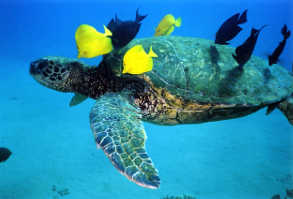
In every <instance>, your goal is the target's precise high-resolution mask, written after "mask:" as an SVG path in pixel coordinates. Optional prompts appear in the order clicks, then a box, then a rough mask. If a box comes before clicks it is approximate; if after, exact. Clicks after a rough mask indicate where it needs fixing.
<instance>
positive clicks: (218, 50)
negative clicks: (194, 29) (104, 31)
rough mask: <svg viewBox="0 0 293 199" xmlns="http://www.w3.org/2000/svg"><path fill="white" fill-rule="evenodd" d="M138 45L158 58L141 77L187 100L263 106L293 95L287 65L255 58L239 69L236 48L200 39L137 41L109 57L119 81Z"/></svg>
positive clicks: (107, 61)
mask: <svg viewBox="0 0 293 199" xmlns="http://www.w3.org/2000/svg"><path fill="white" fill-rule="evenodd" d="M137 44H141V45H143V47H144V49H145V51H146V52H148V51H149V49H150V46H152V48H153V51H154V52H155V53H156V54H157V55H158V57H157V58H153V61H154V66H153V70H152V71H150V72H147V73H144V74H143V75H136V76H137V77H138V78H144V79H149V80H150V82H151V83H152V84H153V85H154V86H155V87H157V88H165V89H166V90H167V91H169V92H170V93H171V94H173V95H175V96H176V97H180V98H183V99H185V100H192V101H197V102H202V103H214V104H215V103H219V104H248V105H261V104H268V103H274V102H277V101H280V100H282V99H284V98H286V97H287V96H288V95H291V94H292V93H293V76H292V75H291V74H290V73H289V72H288V71H287V70H286V69H285V68H283V67H282V66H280V65H273V66H269V65H268V61H267V60H263V59H261V58H258V57H256V56H252V57H251V59H250V60H249V61H248V62H247V63H246V64H245V66H244V68H243V70H240V69H239V67H238V64H237V62H236V61H235V60H234V58H233V57H232V54H233V53H234V52H235V48H233V47H230V46H225V45H217V44H214V42H213V41H210V40H206V39H201V38H190V37H174V36H161V37H151V38H144V39H136V40H133V41H132V42H130V43H129V44H128V45H127V46H125V47H124V48H122V49H119V50H115V51H113V52H112V53H110V54H108V55H106V56H104V61H105V63H107V65H108V66H109V67H111V69H112V70H113V71H114V73H115V74H116V75H117V76H122V75H123V74H122V73H121V71H122V69H123V56H124V54H125V53H126V51H127V50H128V49H130V48H131V47H133V46H134V45H137ZM138 67H139V66H138Z"/></svg>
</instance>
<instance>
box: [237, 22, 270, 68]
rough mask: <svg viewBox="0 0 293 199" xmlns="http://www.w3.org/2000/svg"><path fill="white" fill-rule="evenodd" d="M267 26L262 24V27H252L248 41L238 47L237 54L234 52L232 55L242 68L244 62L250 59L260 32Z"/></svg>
mask: <svg viewBox="0 0 293 199" xmlns="http://www.w3.org/2000/svg"><path fill="white" fill-rule="evenodd" d="M265 26H266V25H264V26H262V27H261V28H260V29H255V28H252V29H251V33H250V36H249V37H248V38H247V39H246V41H245V42H244V43H243V44H241V45H240V46H238V47H237V48H236V50H235V53H236V55H234V54H233V55H232V56H233V57H234V59H235V60H236V61H237V63H238V64H239V67H240V68H242V67H243V66H244V64H245V63H246V62H247V61H248V60H249V59H250V57H251V55H252V52H253V50H254V47H255V44H256V41H257V38H258V36H259V33H260V31H261V30H262V29H263V28H264V27H265Z"/></svg>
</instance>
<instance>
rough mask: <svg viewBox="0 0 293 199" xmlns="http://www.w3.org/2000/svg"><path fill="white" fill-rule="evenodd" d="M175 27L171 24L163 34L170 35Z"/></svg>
mask: <svg viewBox="0 0 293 199" xmlns="http://www.w3.org/2000/svg"><path fill="white" fill-rule="evenodd" d="M174 29H175V27H174V26H171V27H170V28H169V29H168V31H167V33H166V34H165V35H170V34H171V33H172V32H173V31H174Z"/></svg>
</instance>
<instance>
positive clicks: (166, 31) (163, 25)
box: [155, 14, 181, 36]
mask: <svg viewBox="0 0 293 199" xmlns="http://www.w3.org/2000/svg"><path fill="white" fill-rule="evenodd" d="M175 26H176V27H180V26H181V18H180V17H179V18H177V19H176V20H175V17H174V16H173V15H171V14H167V15H166V16H165V17H164V18H163V19H162V20H161V21H160V23H159V25H158V26H157V28H156V32H155V36H162V35H170V34H171V33H172V32H173V31H174V27H175Z"/></svg>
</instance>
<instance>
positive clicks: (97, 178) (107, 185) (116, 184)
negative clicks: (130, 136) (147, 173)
mask: <svg viewBox="0 0 293 199" xmlns="http://www.w3.org/2000/svg"><path fill="white" fill-rule="evenodd" d="M284 2H285V3H286V1H284ZM139 5H140V8H141V10H142V11H144V12H147V13H148V14H149V16H148V18H149V19H150V21H157V20H159V19H160V17H158V16H161V15H160V14H161V13H159V10H158V8H156V9H154V10H155V11H154V12H155V13H156V15H158V16H156V18H155V19H156V20H155V19H154V17H151V15H150V10H151V8H152V7H151V5H152V4H148V6H146V8H144V6H142V4H139ZM136 6H137V4H134V5H133V7H130V8H127V9H131V10H135V9H134V8H135V7H136ZM168 6H169V8H170V10H171V11H170V12H172V13H174V12H175V13H176V9H175V8H174V6H172V5H168ZM194 6H195V7H194V8H196V5H194ZM247 6H250V8H251V15H250V16H251V18H253V17H252V16H256V15H258V12H261V11H263V10H262V9H261V8H260V7H258V8H255V7H254V6H253V4H249V5H247ZM28 7H30V6H27V5H26V7H25V8H26V9H27V8H28ZM223 7H224V8H225V6H223ZM230 7H231V6H230ZM230 7H229V8H230ZM235 7H236V8H235V10H236V11H231V10H230V9H228V11H227V10H226V12H228V13H226V15H225V16H226V17H228V16H230V15H232V14H234V13H235V12H238V11H242V9H240V8H241V7H242V6H241V5H236V6H235ZM273 7H274V6H271V7H270V8H273ZM2 8H3V7H2ZM204 8H205V9H206V8H207V6H206V7H204ZM224 8H222V10H221V11H219V10H218V11H217V13H219V12H224V11H225V10H223V9H224ZM196 9H200V8H198V7H197V8H196ZM258 9H260V11H259V10H258ZM263 9H264V10H265V8H263ZM166 10H167V8H166ZM166 10H164V12H167V11H166ZM191 10H192V9H190V8H189V9H186V10H185V12H186V15H187V16H189V17H191V16H192V14H193V13H192V11H191ZM272 10H273V9H272ZM59 11H60V10H59ZM47 12H48V11H47ZM121 12H122V11H121ZM53 13H54V12H53ZM113 13H114V11H111V14H113ZM123 13H124V15H125V13H126V11H124V12H123ZM263 13H265V14H267V16H266V15H265V16H264V17H263V19H266V20H267V18H266V17H268V16H271V15H272V14H270V13H268V11H267V10H266V11H263ZM280 13H282V11H281V10H280ZM2 14H3V13H2ZM183 14H184V10H180V11H179V12H178V13H177V15H183ZM200 14H201V15H200ZM200 14H199V16H201V17H202V18H204V17H205V16H208V15H212V12H211V11H209V13H205V12H203V13H200ZM19 15H20V17H19V18H21V13H20V14H19ZM44 15H46V11H45V12H44ZM129 15H130V17H124V18H132V17H133V13H132V14H129ZM127 16H128V15H127ZM187 16H186V18H187ZM109 17H111V16H109ZM271 17H272V18H274V17H273V16H271ZM40 18H42V17H40ZM69 18H70V17H65V18H62V19H61V22H60V21H59V22H56V23H57V24H58V27H56V30H57V29H58V31H60V32H62V31H65V30H63V29H62V27H63V26H60V24H62V23H64V24H65V23H67V22H68V23H70V21H68V20H65V19H69ZM198 18H200V17H198V16H196V17H195V18H194V23H198V22H199V21H200V19H198ZM183 19H184V16H183ZM215 19H216V20H218V21H223V19H218V18H217V17H215ZM35 20H37V21H38V20H39V21H40V20H41V19H35ZM210 20H211V19H210ZM251 20H252V19H251ZM278 20H280V24H283V23H285V22H286V23H289V22H288V19H287V18H286V17H280V18H279V19H276V21H278ZM284 20H285V22H284ZM286 20H287V21H286ZM12 21H13V20H12ZM39 21H38V22H39ZM80 21H82V19H80ZM211 21H212V20H211ZM259 21H261V20H257V22H256V23H257V24H261V22H259ZM264 21H265V20H264ZM14 22H15V21H14ZM24 23H25V24H26V25H27V23H28V22H27V21H24ZM101 23H102V22H101ZM104 23H105V22H104ZM145 23H146V25H145V26H146V27H148V26H154V24H151V23H150V22H147V20H146V22H145ZM187 23H190V21H188V22H187ZM251 24H253V23H252V22H251ZM276 24H277V22H276ZM65 26H66V25H65ZM203 26H204V25H202V24H201V27H203ZM218 26H219V25H218V24H217V27H218ZM8 27H9V28H11V29H12V27H13V26H12V25H11V24H10V26H9V24H8ZM22 27H24V25H23V24H22V23H21V22H19V27H17V28H18V32H17V33H15V35H13V34H12V35H10V36H8V38H3V34H4V33H3V31H4V32H5V30H4V29H3V31H2V32H1V34H2V37H1V38H2V39H3V40H2V42H3V43H4V47H6V48H5V49H2V54H1V59H0V63H1V65H0V76H1V78H0V93H1V98H0V146H3V147H4V146H5V147H8V148H10V149H11V151H12V152H13V154H12V156H11V158H10V159H9V160H8V161H7V162H5V163H2V164H0V199H61V198H64V199H93V198H95V199H138V198H139V199H160V198H163V197H164V196H166V195H169V196H171V195H174V196H177V195H178V196H179V195H183V194H189V195H192V196H194V197H196V199H270V198H271V197H272V195H274V194H281V196H284V194H285V190H286V188H291V189H292V188H293V152H292V150H293V127H292V126H290V125H289V123H288V122H287V120H286V118H285V117H284V116H283V115H282V114H281V112H280V111H279V110H276V111H274V112H273V113H272V114H270V115H269V116H265V110H261V111H259V112H257V113H255V114H252V115H250V116H247V117H244V118H239V119H234V120H228V121H221V122H214V123H205V124H197V125H182V126H172V127H164V126H157V125H153V124H149V123H145V130H146V132H147V136H148V139H147V143H146V147H147V151H148V154H149V155H150V157H151V158H152V160H153V161H154V163H155V166H156V167H157V168H158V170H159V174H160V178H161V187H160V188H159V189H158V190H149V189H146V188H142V187H139V186H137V185H136V184H134V183H132V182H129V181H128V180H127V179H126V178H125V177H124V176H122V175H120V174H119V173H118V172H117V171H116V169H115V168H114V167H113V166H112V165H111V163H110V161H109V160H108V159H107V158H106V156H105V155H104V153H103V152H102V151H101V150H97V149H96V144H95V143H94V140H93V136H92V133H91V130H90V127H89V117H88V115H89V111H90V108H91V106H92V105H93V103H94V100H87V101H86V102H84V103H82V104H81V105H79V106H76V107H73V108H70V107H69V106H68V104H69V101H70V99H71V96H72V95H70V94H62V93H58V92H55V91H52V90H49V89H46V88H44V87H42V86H41V85H39V84H37V83H36V82H35V81H34V80H33V79H32V78H31V77H30V76H29V74H28V67H29V62H30V61H32V60H34V59H36V58H38V57H41V56H44V55H62V56H71V57H74V56H76V54H75V53H76V52H75V49H74V48H75V46H74V45H72V43H73V42H72V41H71V40H72V37H65V36H64V35H63V33H60V34H61V35H58V38H57V36H56V35H55V36H54V34H55V33H54V34H53V36H52V35H51V36H48V38H47V40H46V41H43V40H44V38H42V37H45V36H46V34H48V35H49V34H50V33H48V32H50V30H51V31H52V32H53V30H52V29H50V30H49V29H45V30H43V31H44V32H42V28H40V30H39V32H38V34H37V35H39V37H41V38H42V39H43V40H38V39H36V38H35V36H36V35H34V34H35V33H32V34H33V36H32V35H31V36H28V37H29V38H30V41H26V40H25V39H24V38H25V36H23V35H21V33H22V31H21V30H23V32H24V33H25V34H27V33H28V30H27V29H22ZM26 27H27V26H26ZM40 27H42V26H41V25H40ZM52 27H54V23H50V28H52ZM72 27H74V25H72ZM248 27H251V26H248ZM280 27H281V25H280V26H278V28H280ZM181 28H182V29H184V26H182V27H181ZM189 28H191V27H190V26H186V29H189ZM193 28H194V27H193ZM292 28H293V26H291V29H292ZM28 29H30V27H28ZM149 29H150V27H148V31H149ZM207 29H208V30H210V29H212V30H216V29H217V28H214V27H212V28H211V27H210V26H209V28H207ZM33 30H37V27H34V28H33ZM66 31H68V30H67V29H66ZM66 31H65V32H66ZM70 31H73V32H74V29H72V30H70ZM185 31H186V30H185ZM274 31H275V32H276V33H275V35H276V39H275V43H278V41H279V40H280V35H278V34H279V30H277V31H276V30H274ZM32 32H34V31H32ZM141 32H143V31H142V30H141ZM149 32H150V31H149ZM247 32H249V31H247ZM247 32H246V33H247ZM43 34H45V36H44V35H43ZM56 34H57V33H56ZM64 34H65V33H64ZM146 34H148V32H147V33H142V34H140V35H139V37H143V36H146ZM174 34H178V35H180V29H178V32H174ZM186 34H187V33H186V32H184V31H183V30H182V35H186ZM20 35H21V36H20ZM191 35H192V36H200V37H205V33H204V31H202V30H201V31H198V32H196V31H195V32H193V33H192V34H191ZM211 35H212V34H211V33H209V34H208V35H207V37H205V38H209V37H210V38H209V39H212V38H211ZM244 37H245V36H243V38H244ZM264 37H265V36H264ZM52 38H54V39H55V40H54V39H52ZM267 38H273V37H269V36H267ZM12 39H13V40H12ZM16 39H20V41H19V42H18V40H16ZM34 39H35V40H34ZM50 39H52V41H53V42H56V41H58V42H57V43H58V45H57V44H56V46H54V45H53V44H51V42H50ZM66 39H68V40H70V42H69V41H66ZM9 40H10V41H9ZM260 40H261V39H260ZM62 41H64V45H65V46H66V45H67V46H66V47H64V48H63V49H62V48H60V46H62V45H63V44H62ZM45 42H47V43H48V47H44V46H43V45H44V43H45ZM236 42H237V41H236ZM269 42H271V41H269ZM3 43H2V44H3ZM275 43H273V44H267V45H272V46H274V44H275ZM9 44H11V45H9ZM13 44H14V46H13ZM29 44H31V45H29ZM290 44H291V46H292V38H291V42H290ZM258 45H260V46H261V45H264V42H261V41H260V42H259V44H258ZM288 45H289V44H288ZM41 47H43V48H41ZM54 47H55V48H56V49H55V48H54ZM71 48H72V49H71ZM13 49H14V50H13ZM68 49H71V50H68ZM261 49H266V48H265V47H259V48H258V49H257V51H256V53H257V54H259V55H262V53H263V52H262V51H261ZM290 49H292V47H291V48H289V47H288V49H286V51H285V52H284V57H287V58H285V61H284V65H285V67H288V68H289V64H288V63H292V60H290V58H288V57H290V56H289V54H290V52H291V54H292V51H290V52H289V50H290ZM264 51H265V50H264ZM5 53H6V54H5ZM285 54H286V55H285ZM291 59H292V58H291ZM53 187H56V191H54V190H53ZM64 190H68V193H69V194H67V195H64V196H61V195H60V194H59V193H58V191H64Z"/></svg>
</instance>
